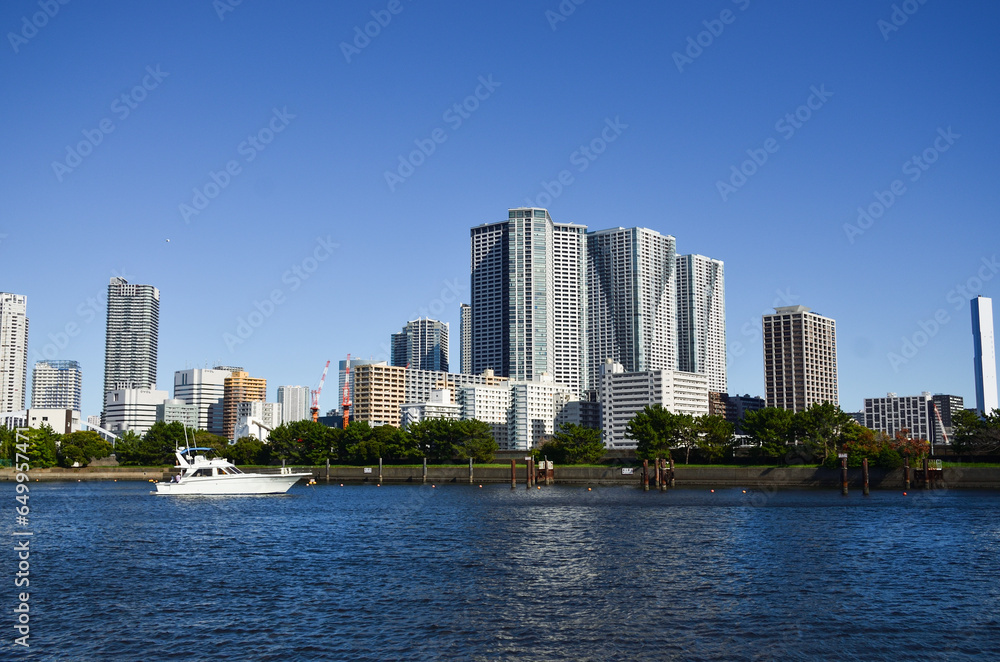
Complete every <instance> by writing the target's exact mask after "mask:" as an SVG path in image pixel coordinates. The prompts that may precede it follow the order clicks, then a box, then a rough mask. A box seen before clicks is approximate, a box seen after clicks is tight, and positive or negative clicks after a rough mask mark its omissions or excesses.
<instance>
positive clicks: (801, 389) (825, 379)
mask: <svg viewBox="0 0 1000 662" xmlns="http://www.w3.org/2000/svg"><path fill="white" fill-rule="evenodd" d="M763 320H764V390H765V393H764V400H765V402H766V403H767V406H768V407H779V408H781V409H789V410H791V411H795V412H798V411H802V410H804V409H807V408H808V407H809V406H810V405H812V404H815V403H822V402H830V403H832V404H835V405H839V401H838V390H837V323H836V322H835V321H834V320H832V319H830V318H829V317H823V316H822V315H817V314H816V313H813V312H810V310H809V309H808V308H806V307H805V306H784V307H781V308H775V309H774V314H773V315H764V316H763Z"/></svg>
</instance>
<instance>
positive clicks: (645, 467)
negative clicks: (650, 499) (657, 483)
mask: <svg viewBox="0 0 1000 662" xmlns="http://www.w3.org/2000/svg"><path fill="white" fill-rule="evenodd" d="M642 491H643V492H648V491H649V460H643V461H642Z"/></svg>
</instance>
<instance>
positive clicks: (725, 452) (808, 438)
mask: <svg viewBox="0 0 1000 662" xmlns="http://www.w3.org/2000/svg"><path fill="white" fill-rule="evenodd" d="M972 418H974V419H976V421H978V420H979V419H978V417H976V416H975V414H972ZM994 418H1000V416H995V417H994ZM963 420H964V419H963ZM990 420H992V419H987V421H986V422H980V425H978V426H976V425H973V424H972V422H971V421H969V422H968V424H969V430H970V432H969V433H968V434H967V435H966V436H967V437H969V438H976V439H994V440H995V441H996V442H997V444H998V445H1000V435H997V434H996V433H997V431H998V430H1000V426H997V425H994V426H993V427H991V424H990V422H989V421H990ZM741 427H742V431H743V434H744V435H746V437H747V440H746V441H747V443H748V444H749V445H750V447H751V448H750V454H751V455H752V456H753V457H756V458H758V459H760V460H764V461H772V462H776V463H779V464H801V463H808V462H817V463H820V464H825V465H827V466H835V465H836V464H837V461H838V458H837V455H838V453H841V452H845V453H847V456H848V464H849V466H860V465H861V460H862V459H863V458H866V457H867V458H868V460H869V462H871V463H873V465H874V466H881V467H884V468H887V469H892V468H895V467H898V466H900V465H902V463H903V458H904V457H906V456H909V457H912V458H914V459H917V458H920V457H921V456H923V455H925V454H927V452H928V451H929V446H930V445H929V444H928V442H927V441H925V440H919V439H918V440H915V439H910V438H909V436H908V434H906V431H903V432H900V433H898V434H896V436H895V437H889V436H888V435H886V434H884V433H881V432H875V431H873V430H869V429H868V428H865V427H863V426H861V425H858V423H857V422H856V421H855V420H854V419H853V418H851V417H850V416H849V415H848V414H845V413H844V412H843V411H841V409H840V407H838V406H836V405H833V404H830V403H822V404H814V405H812V406H810V407H809V408H808V409H806V410H804V411H800V412H791V411H788V410H787V409H777V408H772V407H768V408H764V409H760V410H758V411H754V412H750V413H748V414H747V415H746V417H745V418H744V419H743V422H742V424H741ZM625 434H626V436H627V437H629V438H630V439H634V440H635V441H636V444H637V448H636V455H637V456H638V458H639V459H640V460H644V459H648V460H651V459H654V458H656V457H669V454H670V452H671V451H672V450H675V449H680V450H682V451H683V452H684V461H685V462H688V461H689V460H690V456H691V451H692V449H697V450H698V452H699V454H700V455H701V456H703V457H704V458H705V459H707V460H708V461H709V462H716V461H719V460H721V459H723V458H725V457H731V456H732V454H733V451H734V449H735V447H736V444H737V440H736V437H735V434H734V429H733V426H732V424H731V423H729V422H728V421H726V420H725V419H723V418H722V417H720V416H699V417H692V416H690V415H687V414H674V413H671V412H669V411H667V410H666V409H663V408H662V407H660V406H659V405H651V406H649V407H646V408H645V409H644V410H643V411H641V412H639V413H638V414H636V416H635V417H634V418H633V419H632V420H631V421H630V422H629V424H628V427H627V428H626V432H625ZM991 435H993V436H991ZM956 436H958V435H957V434H956Z"/></svg>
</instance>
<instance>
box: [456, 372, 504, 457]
mask: <svg viewBox="0 0 1000 662" xmlns="http://www.w3.org/2000/svg"><path fill="white" fill-rule="evenodd" d="M511 396H512V394H511V390H510V385H509V384H506V383H505V384H500V385H494V386H487V385H485V384H469V385H466V386H462V387H460V388H459V391H458V401H459V403H460V404H461V406H462V414H461V415H462V420H466V421H468V420H473V419H475V420H477V421H481V422H483V423H486V424H488V425H489V426H490V430H491V431H492V432H493V440H494V441H496V442H497V445H498V446H499V447H500V448H501V449H506V448H507V446H508V443H507V422H508V418H509V416H510V404H511Z"/></svg>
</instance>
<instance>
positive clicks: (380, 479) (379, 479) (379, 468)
mask: <svg viewBox="0 0 1000 662" xmlns="http://www.w3.org/2000/svg"><path fill="white" fill-rule="evenodd" d="M378 482H380V483H381V482H382V458H379V459H378Z"/></svg>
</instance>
